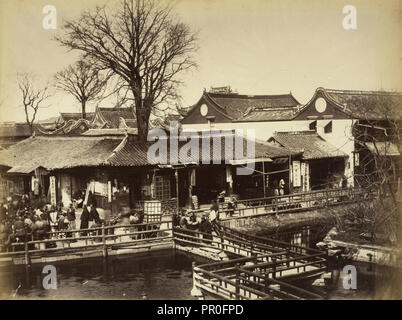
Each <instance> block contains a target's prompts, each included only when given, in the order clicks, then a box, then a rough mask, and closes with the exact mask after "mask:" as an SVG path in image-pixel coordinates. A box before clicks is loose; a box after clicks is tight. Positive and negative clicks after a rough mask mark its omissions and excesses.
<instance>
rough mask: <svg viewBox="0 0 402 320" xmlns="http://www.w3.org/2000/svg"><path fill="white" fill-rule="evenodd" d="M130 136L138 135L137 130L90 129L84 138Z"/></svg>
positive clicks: (84, 134)
mask: <svg viewBox="0 0 402 320" xmlns="http://www.w3.org/2000/svg"><path fill="white" fill-rule="evenodd" d="M127 133H129V134H138V129H137V128H111V129H107V128H106V129H89V130H87V131H85V132H84V133H82V135H83V136H92V137H94V136H124V135H126V134H127Z"/></svg>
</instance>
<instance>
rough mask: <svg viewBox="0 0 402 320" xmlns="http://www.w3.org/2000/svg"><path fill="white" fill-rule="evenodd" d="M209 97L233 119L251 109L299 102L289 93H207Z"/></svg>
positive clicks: (262, 108)
mask: <svg viewBox="0 0 402 320" xmlns="http://www.w3.org/2000/svg"><path fill="white" fill-rule="evenodd" d="M204 95H206V96H207V97H208V98H209V99H211V100H212V101H213V102H215V103H216V104H217V106H219V107H220V108H221V110H222V111H223V112H224V113H225V114H227V115H228V116H229V117H230V118H231V119H233V120H240V119H242V118H243V117H244V116H245V115H246V114H247V113H249V112H250V111H251V110H262V111H268V112H269V111H270V110H271V109H278V108H289V107H297V106H298V105H300V103H299V102H298V101H297V100H296V99H295V97H293V95H292V94H291V93H289V94H281V95H240V94H234V93H229V94H222V93H211V92H209V93H207V92H205V93H204Z"/></svg>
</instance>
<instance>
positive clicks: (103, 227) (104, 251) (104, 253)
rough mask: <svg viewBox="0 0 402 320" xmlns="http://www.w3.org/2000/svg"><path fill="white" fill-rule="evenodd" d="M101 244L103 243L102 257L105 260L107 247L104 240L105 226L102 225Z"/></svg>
mask: <svg viewBox="0 0 402 320" xmlns="http://www.w3.org/2000/svg"><path fill="white" fill-rule="evenodd" d="M102 243H103V250H102V252H103V257H104V258H107V245H106V238H105V224H103V223H102Z"/></svg>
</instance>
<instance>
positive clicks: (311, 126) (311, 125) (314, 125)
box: [309, 121, 317, 131]
mask: <svg viewBox="0 0 402 320" xmlns="http://www.w3.org/2000/svg"><path fill="white" fill-rule="evenodd" d="M309 128H310V130H314V131H317V121H313V122H310V126H309Z"/></svg>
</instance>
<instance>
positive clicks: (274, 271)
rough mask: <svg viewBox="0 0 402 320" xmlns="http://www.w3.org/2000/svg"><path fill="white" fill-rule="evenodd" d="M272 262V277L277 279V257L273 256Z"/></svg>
mask: <svg viewBox="0 0 402 320" xmlns="http://www.w3.org/2000/svg"><path fill="white" fill-rule="evenodd" d="M272 263H273V266H272V278H273V279H276V258H275V257H272Z"/></svg>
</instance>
